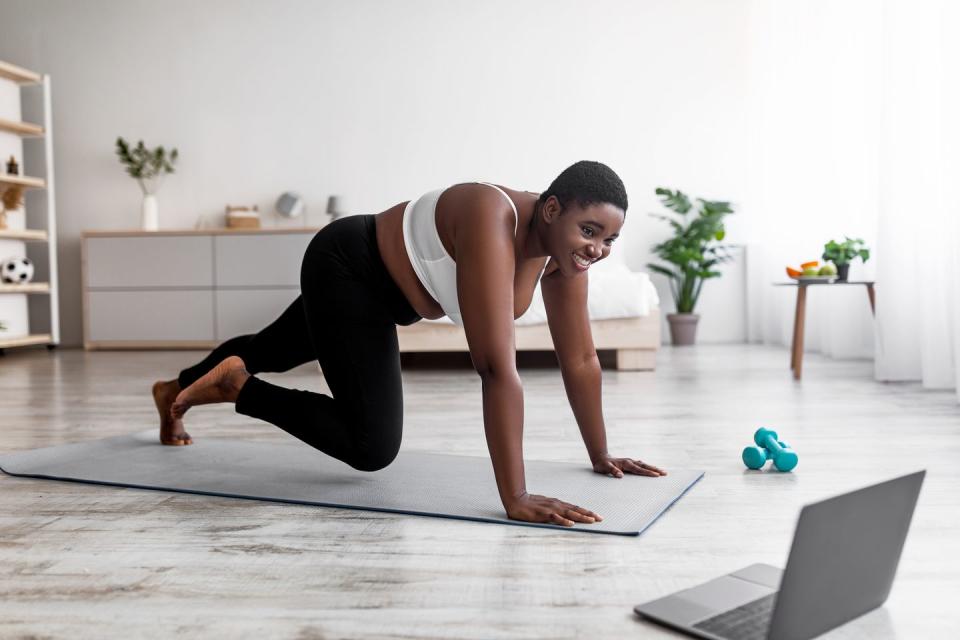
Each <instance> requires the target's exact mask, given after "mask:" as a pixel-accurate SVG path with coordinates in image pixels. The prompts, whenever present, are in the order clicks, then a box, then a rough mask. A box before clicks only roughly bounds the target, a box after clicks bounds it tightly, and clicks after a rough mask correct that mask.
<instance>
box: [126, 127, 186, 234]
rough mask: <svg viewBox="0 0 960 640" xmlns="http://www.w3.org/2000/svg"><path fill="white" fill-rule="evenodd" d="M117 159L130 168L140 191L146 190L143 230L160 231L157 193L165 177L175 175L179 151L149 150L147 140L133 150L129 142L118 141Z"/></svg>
mask: <svg viewBox="0 0 960 640" xmlns="http://www.w3.org/2000/svg"><path fill="white" fill-rule="evenodd" d="M117 156H119V158H120V162H121V163H122V164H123V165H124V166H126V168H127V173H128V174H130V175H131V176H132V177H134V178H136V179H137V183H138V184H139V185H140V190H141V191H143V204H142V206H141V208H140V217H141V227H143V230H144V231H156V230H157V229H158V228H159V224H160V223H159V213H158V211H157V195H156V194H157V190H158V189H159V188H160V183H161V182H162V181H163V177H164V176H165V175H166V174H168V173H173V171H174V169H173V165H175V164H176V163H177V150H176V149H173V150H171V151H170V153H169V155H168V154H167V151H166V150H165V149H164V148H163V146H159V147H157V148H155V149H147V147H146V146H145V145H144V144H143V140H140V141H139V142H138V143H137V146H136V147H133V148H132V149H131V148H130V145H129V144H128V143H127V141H126V140H124V139H123V138H117Z"/></svg>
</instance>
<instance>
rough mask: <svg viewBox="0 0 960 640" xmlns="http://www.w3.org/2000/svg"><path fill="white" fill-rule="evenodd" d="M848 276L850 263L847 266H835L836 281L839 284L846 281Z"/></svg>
mask: <svg viewBox="0 0 960 640" xmlns="http://www.w3.org/2000/svg"><path fill="white" fill-rule="evenodd" d="M849 274H850V263H849V262H848V263H847V264H838V265H837V280H839V281H840V282H846V281H847V275H849Z"/></svg>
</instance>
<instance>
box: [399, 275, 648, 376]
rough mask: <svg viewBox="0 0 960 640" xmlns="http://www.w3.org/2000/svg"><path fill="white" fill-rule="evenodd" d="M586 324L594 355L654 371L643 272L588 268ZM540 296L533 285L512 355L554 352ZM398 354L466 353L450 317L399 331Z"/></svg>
mask: <svg viewBox="0 0 960 640" xmlns="http://www.w3.org/2000/svg"><path fill="white" fill-rule="evenodd" d="M588 298H589V306H590V326H591V328H592V331H593V342H594V345H595V346H596V348H597V350H598V351H606V350H609V351H613V352H615V353H616V368H617V369H618V370H647V371H650V370H653V369H654V367H655V364H656V353H657V349H658V348H659V346H660V305H659V303H660V301H659V298H658V296H657V290H656V289H655V288H654V286H653V283H651V282H650V278H649V276H648V275H647V274H646V273H643V272H636V271H630V270H629V269H628V268H627V266H626V265H625V264H623V263H617V262H608V261H604V262H601V263H598V264H596V265H594V266H593V267H592V268H591V270H590V286H589V293H588ZM546 321H547V314H546V310H545V308H544V304H543V296H542V295H541V293H540V288H539V287H537V290H536V292H535V293H534V296H533V301H532V302H531V304H530V308H529V309H528V310H527V312H526V313H525V314H524V315H523V316H521V317H520V318H518V319H517V321H516V343H517V351H553V341H552V339H551V337H550V330H549V329H548V328H547V324H546ZM397 333H398V336H399V340H400V351H401V352H403V353H418V352H449V351H467V340H466V336H465V335H464V333H463V328H462V327H459V326H457V325H455V324H453V322H452V321H451V320H450V319H449V318H441V319H440V320H422V321H420V322H417V323H416V324H413V325H410V326H408V327H398V328H397Z"/></svg>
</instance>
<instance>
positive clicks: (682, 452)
mask: <svg viewBox="0 0 960 640" xmlns="http://www.w3.org/2000/svg"><path fill="white" fill-rule="evenodd" d="M199 355H200V354H199V353H192V352H136V353H132V352H91V353H85V352H82V351H67V350H61V351H56V352H52V353H48V352H47V351H45V350H22V351H15V350H11V351H8V352H7V355H6V356H4V357H2V358H0V451H13V450H19V449H26V448H33V447H42V446H48V445H54V444H58V443H64V442H74V441H80V440H89V439H94V438H100V437H104V436H110V435H116V434H122V433H126V432H130V431H136V430H141V429H143V428H145V427H147V426H149V425H150V424H152V423H153V422H154V421H155V415H154V409H153V406H152V404H151V400H150V396H149V388H150V383H151V382H152V381H153V380H155V379H158V378H161V377H164V378H169V377H173V376H174V375H175V374H176V372H177V371H178V370H179V369H180V368H182V367H184V366H186V365H189V364H192V363H193V362H194V361H195V360H196V359H197V357H198V356H199ZM788 359H789V353H788V352H787V351H786V350H782V349H772V348H766V347H759V346H709V347H707V346H704V347H694V348H686V349H678V350H672V349H669V348H667V349H665V350H664V351H662V352H661V354H660V355H659V357H658V370H657V371H656V372H652V373H642V372H616V371H607V372H605V373H604V397H605V402H606V404H605V406H606V416H607V423H608V434H609V440H610V443H611V449H612V451H613V452H616V453H622V454H624V455H631V456H635V457H642V458H643V459H645V460H649V461H651V462H653V463H655V464H657V465H661V466H663V467H665V468H667V469H671V468H679V467H695V468H700V469H703V470H705V471H706V473H707V475H706V477H705V478H704V479H703V480H702V481H701V482H700V483H699V484H698V485H696V486H695V487H694V488H693V489H692V490H691V491H690V493H688V494H687V495H686V496H685V497H684V498H683V499H682V500H680V502H678V503H677V504H676V505H675V506H674V508H673V509H671V510H670V511H669V512H667V513H666V514H665V515H664V516H663V517H662V518H661V519H660V520H659V521H657V522H656V523H655V524H654V525H653V526H652V527H651V528H650V529H649V530H648V531H647V532H646V533H644V534H643V535H642V536H640V537H639V538H622V537H615V536H591V535H584V534H577V533H569V532H554V531H548V530H539V529H528V528H523V527H510V526H501V525H493V524H481V523H471V522H462V521H450V520H442V519H437V518H427V517H412V516H398V515H390V514H377V513H367V512H362V511H350V510H333V509H324V508H312V507H300V506H289V505H277V504H268V503H259V502H252V501H244V500H233V499H227V498H213V497H205V496H190V495H183V494H173V493H170V494H168V493H162V492H152V491H139V490H132V489H115V488H106V487H96V486H90V485H82V484H70V483H60V482H52V481H41V480H29V479H22V478H13V477H9V476H0V637H2V638H11V637H12V638H18V637H24V638H124V639H127V638H133V637H136V638H168V637H199V638H220V637H223V638H240V637H257V638H267V637H269V638H297V639H300V640H305V639H307V638H347V637H349V638H380V637H383V638H501V637H503V638H586V637H590V638H605V639H608V640H620V639H621V638H635V637H643V638H648V637H650V638H653V637H677V635H676V634H674V633H673V632H670V631H666V630H663V629H660V628H659V627H656V626H653V625H651V624H649V623H646V622H643V621H641V620H638V619H637V618H636V617H635V616H634V615H633V613H632V611H631V609H632V607H633V605H635V604H637V603H639V602H642V601H645V600H648V599H652V598H656V597H659V596H662V595H665V594H667V593H669V592H671V591H673V590H676V589H681V588H684V587H689V586H693V585H695V584H697V583H699V582H701V581H704V580H708V579H710V578H713V577H716V576H718V575H719V574H722V573H724V572H727V571H731V570H735V569H738V568H740V567H742V566H744V565H747V564H751V563H753V562H768V563H771V564H775V565H779V566H782V565H783V563H784V562H785V559H786V553H787V550H788V546H789V543H790V539H791V535H792V531H793V527H794V524H795V521H796V516H797V513H798V510H799V508H800V506H801V505H803V504H804V503H807V502H810V501H815V500H818V499H820V498H824V497H826V496H829V495H832V494H834V493H837V492H840V491H843V490H847V489H853V488H856V487H860V486H863V485H866V484H868V483H870V482H873V481H877V480H881V479H885V478H889V477H892V476H895V475H897V474H901V473H904V472H908V471H912V470H915V469H919V468H926V469H928V471H929V473H928V476H927V481H926V484H925V486H924V488H923V491H922V494H921V497H920V504H919V506H918V508H917V511H916V515H915V518H914V522H913V527H912V529H911V532H910V536H909V538H908V539H907V544H906V548H905V550H904V555H903V559H902V562H901V564H900V570H899V573H898V576H897V581H896V583H895V585H894V589H893V593H892V595H891V597H890V599H889V601H888V602H887V604H886V605H885V606H884V607H883V608H882V609H879V610H876V611H874V612H872V613H870V614H868V615H866V616H864V617H863V618H860V619H859V620H857V621H855V622H853V623H851V624H849V625H847V626H845V627H843V628H841V629H839V630H837V631H835V632H833V633H832V634H829V636H828V637H830V638H911V639H912V638H934V637H951V636H952V637H956V636H955V634H956V630H957V627H958V626H960V614H958V609H957V606H956V599H957V596H958V594H960V482H958V480H960V471H958V470H960V465H958V463H957V460H958V457H960V406H958V404H957V399H956V396H955V395H954V394H953V393H947V392H931V391H924V390H922V389H920V388H919V387H918V386H916V385H906V384H902V385H900V384H898V385H890V384H879V383H876V382H874V381H873V379H872V364H871V363H869V362H837V361H831V360H828V359H825V358H821V357H818V356H816V355H808V356H807V358H806V360H805V363H804V364H805V370H804V379H803V381H802V382H799V383H798V382H795V381H794V380H792V378H791V375H790V370H789V367H788V364H789V363H788ZM521 375H522V377H523V380H524V387H525V391H526V403H527V405H526V414H527V426H526V438H525V442H526V455H527V457H528V458H529V459H545V460H565V461H573V462H586V457H585V453H584V451H583V446H582V444H581V442H580V440H579V434H578V431H577V428H576V425H575V424H574V422H573V419H572V416H571V413H570V410H569V409H568V407H567V405H566V403H565V399H564V393H563V389H562V386H561V383H560V378H559V374H558V372H557V371H556V370H555V369H548V368H527V369H523V370H521ZM264 377H265V378H266V379H268V380H271V381H274V382H279V383H281V384H284V385H286V386H292V387H298V388H301V389H313V390H320V389H323V388H324V387H323V383H322V378H320V377H319V376H318V374H317V371H316V368H311V367H303V368H300V369H298V370H296V371H293V372H289V373H286V374H282V375H266V376H264ZM404 383H405V395H406V412H407V414H406V415H407V420H406V427H405V431H406V432H405V438H404V444H403V446H404V448H405V449H410V450H416V449H419V450H430V451H443V452H451V453H460V454H476V455H485V454H486V450H485V445H484V440H483V431H482V422H481V415H480V388H479V382H478V380H477V378H476V375H475V374H474V373H473V372H471V371H469V370H466V369H455V368H453V369H451V368H447V369H444V370H425V369H422V368H417V369H408V370H407V371H405V372H404ZM760 425H768V426H772V427H775V428H776V429H777V430H778V431H779V432H780V435H781V437H782V438H783V439H784V440H786V441H788V442H790V443H791V444H792V445H793V446H794V448H795V449H796V450H797V451H798V452H799V454H800V464H799V466H798V468H797V469H796V471H795V472H794V473H791V474H779V473H761V474H757V473H747V472H745V470H744V468H743V465H742V464H741V462H740V459H739V455H740V450H741V448H742V447H743V446H744V445H746V444H748V443H749V440H750V437H751V434H752V433H753V431H754V430H755V429H756V427H758V426H760ZM188 428H189V430H190V432H191V433H192V434H193V435H194V437H195V438H198V439H199V438H212V437H223V436H231V437H239V438H245V439H250V440H268V439H284V438H289V436H286V435H285V434H283V433H281V432H279V431H278V430H276V429H275V428H274V427H272V426H270V425H266V424H258V423H256V422H255V421H253V420H251V419H249V418H246V417H245V416H241V415H238V414H235V413H234V412H233V410H232V406H225V405H224V406H206V407H198V408H196V409H194V410H192V411H191V413H190V415H189V416H188ZM529 489H530V490H532V491H536V489H537V488H536V487H529ZM559 497H563V496H559ZM584 506H587V507H589V506H590V505H584Z"/></svg>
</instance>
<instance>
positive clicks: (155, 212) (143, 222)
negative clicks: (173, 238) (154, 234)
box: [140, 193, 160, 231]
mask: <svg viewBox="0 0 960 640" xmlns="http://www.w3.org/2000/svg"><path fill="white" fill-rule="evenodd" d="M140 227H141V228H142V229H143V230H144V231H156V230H158V229H159V228H160V213H159V207H158V205H157V196H155V195H153V194H152V193H148V194H147V195H145V196H143V204H142V205H140Z"/></svg>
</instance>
